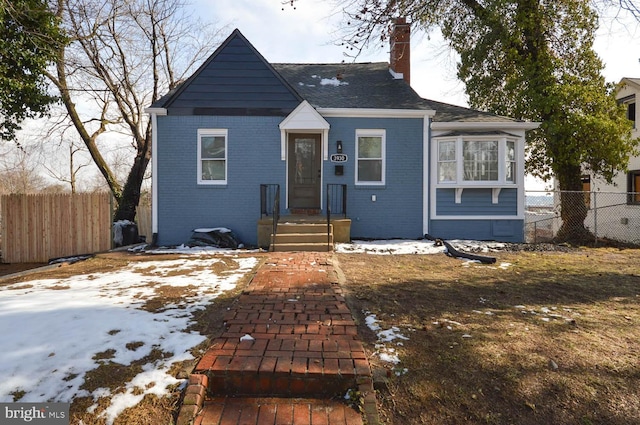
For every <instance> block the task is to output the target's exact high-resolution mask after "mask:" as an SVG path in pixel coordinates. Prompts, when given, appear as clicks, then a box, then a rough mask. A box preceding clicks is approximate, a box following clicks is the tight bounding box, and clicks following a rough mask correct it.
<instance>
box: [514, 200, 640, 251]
mask: <svg viewBox="0 0 640 425" xmlns="http://www.w3.org/2000/svg"><path fill="white" fill-rule="evenodd" d="M562 196H565V197H566V199H567V200H568V201H569V202H565V205H570V208H575V211H572V212H575V213H576V216H577V217H581V216H582V215H581V214H584V212H586V218H585V219H584V228H585V229H586V230H587V232H588V233H587V234H588V238H590V239H592V240H591V241H586V242H592V243H594V244H596V245H597V244H598V243H604V242H610V243H619V244H634V245H640V193H629V192H570V191H526V205H525V210H526V213H525V214H526V217H525V241H526V242H527V243H545V242H553V241H554V239H555V238H556V236H557V235H558V232H559V231H560V229H561V228H562V225H563V221H562V217H561V216H562V206H561V201H560V200H561V197H562ZM585 210H586V211H585ZM568 224H570V225H571V224H574V225H575V224H578V225H579V223H568ZM574 228H575V227H574Z"/></svg>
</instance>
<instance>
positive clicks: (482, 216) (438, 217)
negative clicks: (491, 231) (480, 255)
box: [431, 214, 525, 221]
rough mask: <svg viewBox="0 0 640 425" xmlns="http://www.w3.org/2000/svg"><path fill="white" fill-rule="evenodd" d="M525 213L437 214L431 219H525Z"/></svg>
mask: <svg viewBox="0 0 640 425" xmlns="http://www.w3.org/2000/svg"><path fill="white" fill-rule="evenodd" d="M524 219H525V217H524V214H522V215H520V214H518V215H436V216H433V217H431V220H459V221H465V220H467V221H468V220H498V221H499V220H524Z"/></svg>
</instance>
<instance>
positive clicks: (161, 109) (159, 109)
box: [144, 107, 167, 115]
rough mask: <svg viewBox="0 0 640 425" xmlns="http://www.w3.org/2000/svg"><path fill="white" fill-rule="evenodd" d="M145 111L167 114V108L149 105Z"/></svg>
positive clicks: (152, 113) (151, 113)
mask: <svg viewBox="0 0 640 425" xmlns="http://www.w3.org/2000/svg"><path fill="white" fill-rule="evenodd" d="M144 112H145V113H147V114H149V115H167V108H154V107H149V108H145V110H144Z"/></svg>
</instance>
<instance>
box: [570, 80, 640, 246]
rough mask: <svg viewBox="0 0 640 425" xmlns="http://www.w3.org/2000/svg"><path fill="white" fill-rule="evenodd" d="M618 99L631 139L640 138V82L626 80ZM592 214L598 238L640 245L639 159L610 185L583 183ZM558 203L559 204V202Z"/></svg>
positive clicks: (589, 218)
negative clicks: (623, 111)
mask: <svg viewBox="0 0 640 425" xmlns="http://www.w3.org/2000/svg"><path fill="white" fill-rule="evenodd" d="M616 98H617V99H618V102H619V103H620V104H623V105H624V106H625V107H626V111H627V118H628V119H629V120H630V121H631V122H632V123H633V130H632V133H631V136H632V137H633V138H638V137H640V130H639V128H638V125H639V124H640V112H639V111H638V110H637V108H636V104H637V101H638V100H640V78H623V79H622V80H621V81H620V83H619V84H618V91H617V93H616ZM582 187H583V190H584V191H585V192H590V193H588V194H585V202H586V204H587V206H588V207H589V214H588V216H587V219H586V220H585V224H586V225H587V227H588V228H589V229H591V230H592V231H593V232H596V233H597V235H598V236H599V237H607V238H611V239H615V240H620V241H627V242H634V243H640V156H631V157H630V158H629V165H628V171H627V172H626V173H618V174H617V175H616V176H615V177H614V178H613V181H612V182H611V183H607V182H605V181H604V180H603V179H602V178H596V177H593V176H591V175H585V176H583V179H582ZM558 202H559V201H558Z"/></svg>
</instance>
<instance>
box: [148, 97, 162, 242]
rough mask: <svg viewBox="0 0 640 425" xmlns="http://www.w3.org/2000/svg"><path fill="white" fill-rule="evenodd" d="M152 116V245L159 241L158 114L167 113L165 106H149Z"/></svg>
mask: <svg viewBox="0 0 640 425" xmlns="http://www.w3.org/2000/svg"><path fill="white" fill-rule="evenodd" d="M145 112H147V113H148V114H149V115H150V117H151V234H152V237H151V245H152V246H156V245H157V243H158V155H157V146H158V115H162V116H164V115H167V110H166V109H164V108H147V109H146V111H145Z"/></svg>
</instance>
